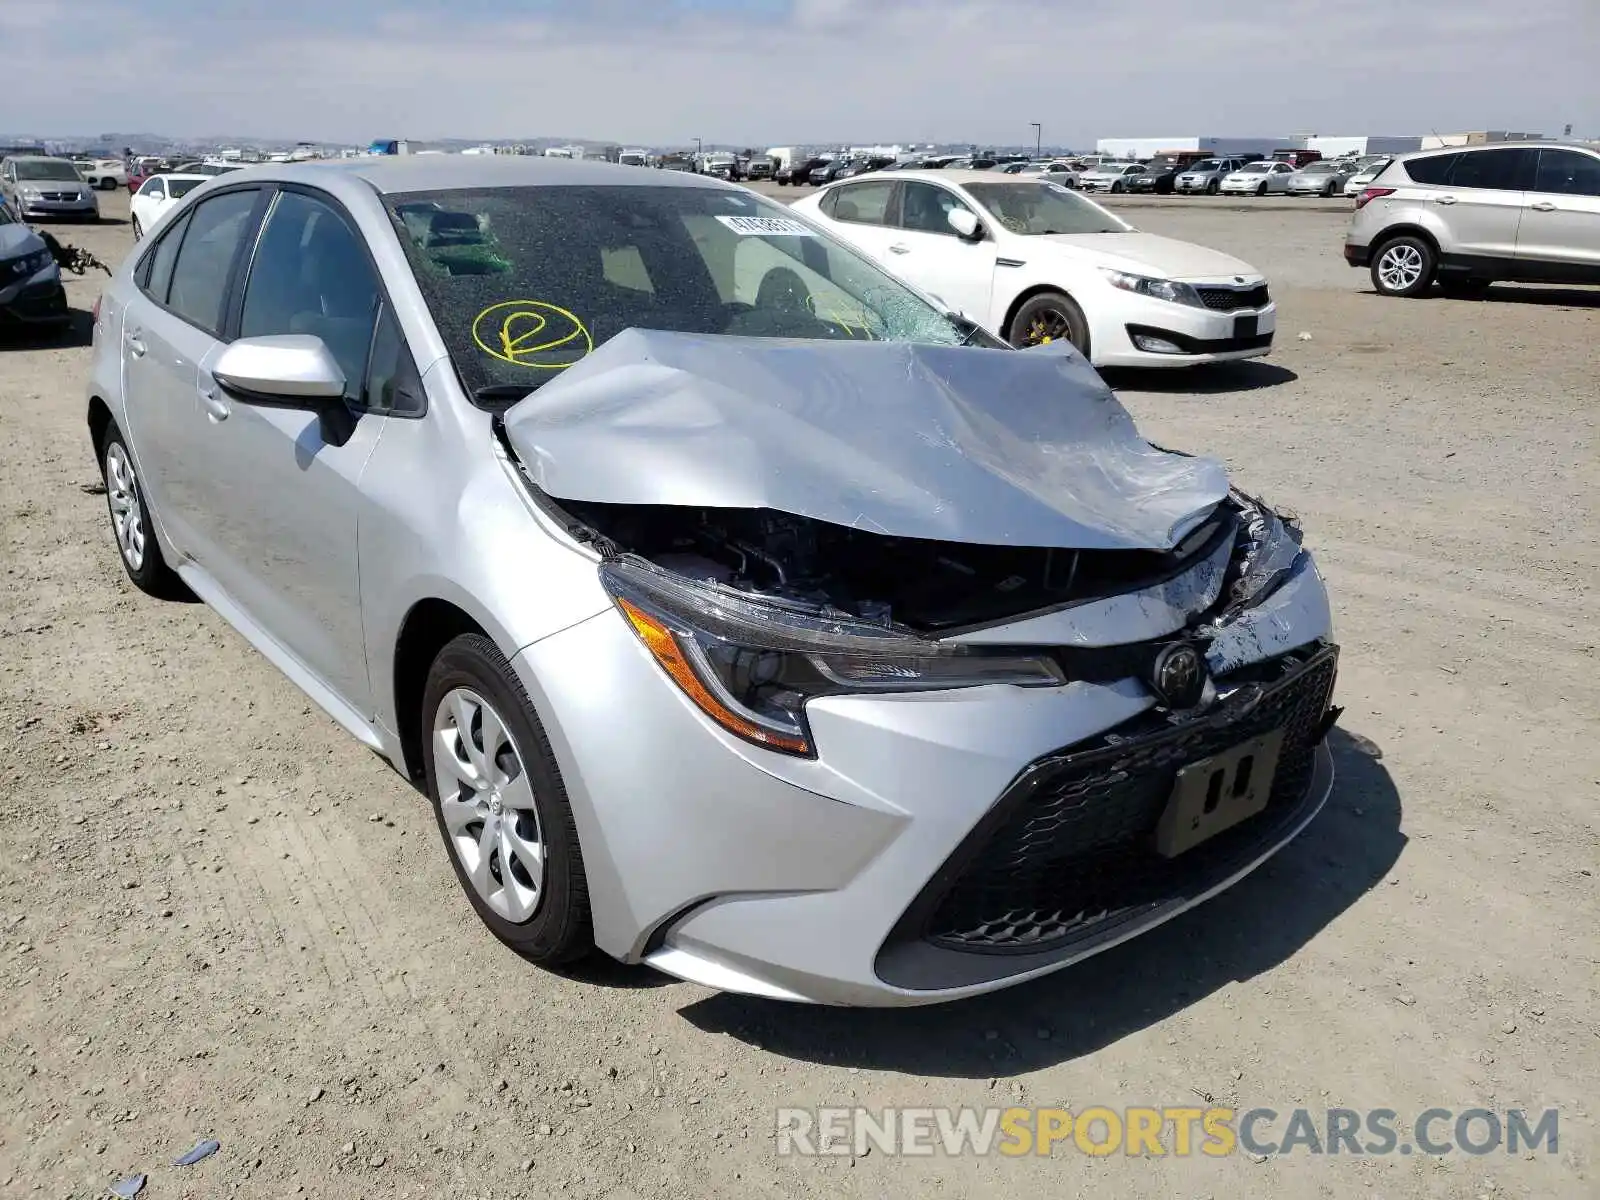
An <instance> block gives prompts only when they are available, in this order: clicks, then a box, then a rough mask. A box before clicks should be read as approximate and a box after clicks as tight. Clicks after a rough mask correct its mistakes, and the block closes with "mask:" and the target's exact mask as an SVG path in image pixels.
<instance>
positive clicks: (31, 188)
mask: <svg viewBox="0 0 1600 1200" xmlns="http://www.w3.org/2000/svg"><path fill="white" fill-rule="evenodd" d="M17 195H19V196H23V197H25V198H26V199H29V200H37V199H38V198H39V197H40V196H42V195H44V192H43V191H41V190H40V189H39V188H38V187H37V186H35V185H34V184H31V183H24V184H22V185H21V186H20V187H18V188H17Z"/></svg>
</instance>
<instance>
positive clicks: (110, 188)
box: [100, 175, 117, 192]
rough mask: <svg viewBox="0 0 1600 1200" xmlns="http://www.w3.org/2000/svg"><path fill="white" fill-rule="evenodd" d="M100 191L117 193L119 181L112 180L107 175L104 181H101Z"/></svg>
mask: <svg viewBox="0 0 1600 1200" xmlns="http://www.w3.org/2000/svg"><path fill="white" fill-rule="evenodd" d="M100 190H101V191H102V192H114V191H116V190H117V181H116V180H115V179H113V178H111V176H109V175H107V176H106V177H105V178H104V179H102V180H101V181H100Z"/></svg>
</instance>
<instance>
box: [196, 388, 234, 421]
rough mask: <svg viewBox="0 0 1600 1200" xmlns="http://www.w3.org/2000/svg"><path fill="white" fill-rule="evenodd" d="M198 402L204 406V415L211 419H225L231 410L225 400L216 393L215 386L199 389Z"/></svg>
mask: <svg viewBox="0 0 1600 1200" xmlns="http://www.w3.org/2000/svg"><path fill="white" fill-rule="evenodd" d="M200 402H201V403H202V404H204V405H205V406H206V416H208V417H210V418H211V419H212V420H213V421H226V420H227V419H228V414H229V413H231V412H232V411H233V409H232V407H231V406H230V405H229V404H228V402H227V401H226V400H224V399H223V398H222V396H221V395H220V394H218V392H217V390H216V389H215V388H211V389H209V390H208V389H206V388H201V389H200Z"/></svg>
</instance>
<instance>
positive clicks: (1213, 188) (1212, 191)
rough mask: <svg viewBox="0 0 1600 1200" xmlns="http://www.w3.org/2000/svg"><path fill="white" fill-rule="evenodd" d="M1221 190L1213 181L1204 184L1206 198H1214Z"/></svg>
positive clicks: (1219, 185) (1218, 184) (1220, 186)
mask: <svg viewBox="0 0 1600 1200" xmlns="http://www.w3.org/2000/svg"><path fill="white" fill-rule="evenodd" d="M1221 190H1222V185H1221V184H1220V183H1218V182H1217V181H1216V180H1215V179H1213V180H1212V181H1211V182H1210V183H1208V184H1206V195H1208V196H1215V195H1216V194H1217V193H1218V192H1220V191H1221Z"/></svg>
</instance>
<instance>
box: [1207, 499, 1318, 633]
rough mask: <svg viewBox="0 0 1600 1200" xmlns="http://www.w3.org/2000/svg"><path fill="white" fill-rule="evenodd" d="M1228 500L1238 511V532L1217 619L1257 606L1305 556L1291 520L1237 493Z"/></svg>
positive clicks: (1255, 500)
mask: <svg viewBox="0 0 1600 1200" xmlns="http://www.w3.org/2000/svg"><path fill="white" fill-rule="evenodd" d="M1232 499H1233V503H1234V505H1235V507H1237V508H1238V510H1239V533H1238V539H1237V541H1236V543H1235V551H1234V557H1233V563H1232V566H1231V567H1230V568H1229V571H1228V581H1227V583H1226V584H1225V585H1224V590H1225V593H1226V595H1227V604H1226V606H1225V608H1224V610H1223V612H1222V614H1221V616H1220V617H1219V620H1229V619H1231V618H1232V617H1234V616H1236V615H1238V614H1239V613H1241V612H1243V611H1244V610H1245V609H1248V608H1253V607H1254V606H1256V605H1257V604H1260V603H1261V602H1262V601H1263V600H1265V599H1266V598H1267V597H1268V596H1270V595H1271V594H1272V593H1273V592H1274V591H1276V590H1277V588H1278V585H1279V584H1281V583H1282V582H1283V581H1284V580H1285V579H1287V578H1288V577H1289V576H1290V575H1292V574H1293V573H1294V571H1295V569H1296V568H1297V567H1298V566H1299V565H1300V560H1301V558H1302V557H1303V556H1304V555H1305V548H1304V547H1303V546H1302V545H1301V544H1300V543H1301V537H1302V535H1301V531H1300V526H1299V524H1298V523H1297V522H1296V521H1295V520H1294V519H1293V518H1292V517H1286V516H1284V515H1282V514H1280V513H1276V512H1274V511H1273V510H1272V509H1270V508H1268V507H1267V506H1266V505H1265V504H1264V503H1262V502H1261V501H1260V500H1257V499H1256V498H1255V497H1253V496H1247V495H1245V494H1244V493H1243V492H1240V491H1238V490H1235V491H1234V492H1233V496H1232Z"/></svg>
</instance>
